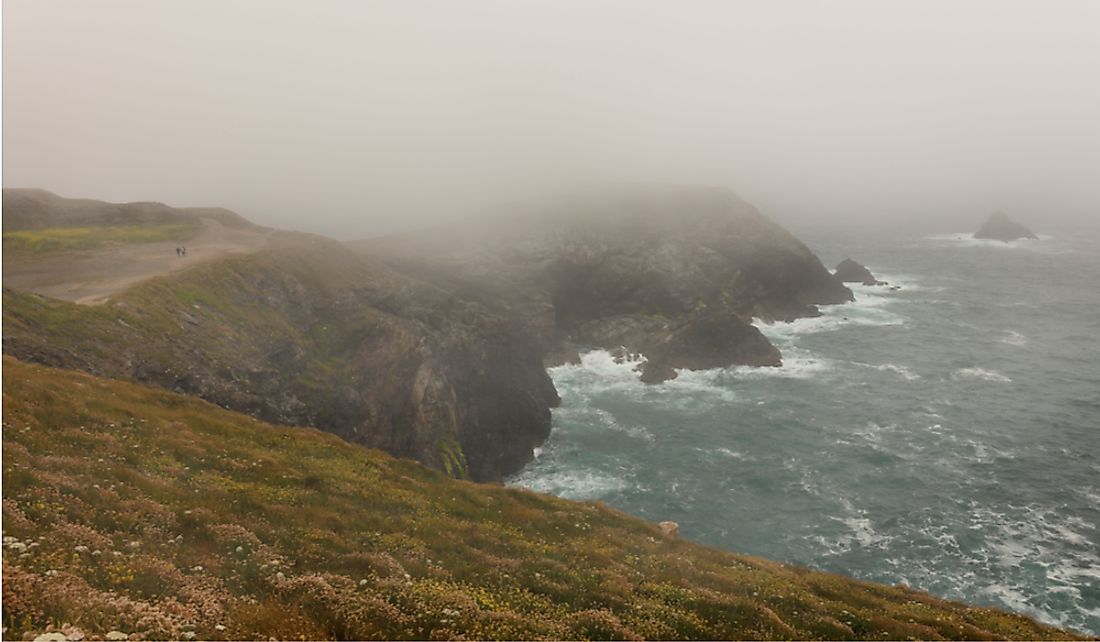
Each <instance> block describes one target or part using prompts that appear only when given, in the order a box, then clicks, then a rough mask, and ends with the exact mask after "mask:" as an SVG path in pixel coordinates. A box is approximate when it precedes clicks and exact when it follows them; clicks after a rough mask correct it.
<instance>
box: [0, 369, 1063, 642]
mask: <svg viewBox="0 0 1100 642" xmlns="http://www.w3.org/2000/svg"><path fill="white" fill-rule="evenodd" d="M3 401H4V423H3V446H4V484H3V516H4V571H3V572H4V596H3V598H4V599H3V608H4V612H3V621H4V626H5V627H8V628H7V631H6V635H5V637H7V638H12V639H18V638H19V637H21V636H23V635H25V634H27V633H39V632H42V631H44V630H46V629H47V628H48V627H51V626H53V627H56V628H62V625H65V624H68V625H69V627H68V628H67V630H68V631H69V632H70V633H71V632H73V629H74V627H75V628H79V629H80V630H81V631H82V632H83V633H84V634H86V635H87V636H88V637H89V638H94V637H101V636H104V635H106V634H107V633H108V632H111V631H121V632H122V633H126V634H129V635H131V636H133V637H134V638H154V639H156V638H182V639H192V638H195V639H241V638H248V639H255V638H260V639H263V638H267V637H269V636H273V637H277V638H300V637H303V638H307V639H320V638H333V637H335V638H423V639H428V638H432V639H436V638H453V637H466V638H567V639H569V638H635V637H647V638H684V637H690V638H749V639H753V638H868V639H870V638H874V639H895V638H910V637H913V638H925V639H935V638H940V637H947V638H1027V639H1040V638H1066V637H1071V636H1070V635H1069V634H1067V633H1065V632H1061V631H1056V630H1053V629H1050V628H1047V627H1044V626H1041V625H1038V624H1036V623H1035V622H1033V621H1031V620H1029V619H1027V618H1025V617H1022V616H1017V615H1008V614H1005V613H1002V612H998V611H995V610H991V609H982V608H971V607H967V606H965V605H961V604H958V603H951V602H945V601H942V600H938V599H935V598H932V597H929V596H928V595H925V594H922V593H918V592H914V591H911V590H907V589H904V588H899V587H887V586H878V585H872V584H867V583H862V582H857V581H853V580H849V579H846V578H843V577H839V576H835V575H829V574H825V573H817V572H811V571H807V570H803V569H798V568H792V567H787V566H783V565H780V564H776V563H773V562H768V561H765V560H760V559H755V558H748V557H743V556H737V555H733V554H729V553H723V552H720V551H716V550H712V549H707V548H704V547H701V546H697V545H694V544H691V543H689V542H685V541H679V540H670V539H666V538H664V537H662V536H661V534H660V532H659V531H658V530H657V528H656V527H654V526H653V525H651V524H648V523H646V522H643V521H640V520H637V519H634V518H630V517H627V516H625V515H623V514H621V513H618V512H616V511H613V510H610V509H608V508H606V507H604V506H602V505H598V504H581V503H573V502H569V501H565V500H560V499H556V498H552V497H549V496H544V495H537V494H534V493H531V492H528V491H523V490H514V489H506V488H502V487H498V486H483V485H477V484H472V483H469V482H462V481H456V480H452V479H450V478H448V477H446V476H444V475H442V474H439V473H436V472H433V471H430V470H428V469H426V468H424V467H421V466H420V465H418V464H415V463H413V462H408V461H400V460H395V459H392V458H390V457H389V456H387V455H384V454H382V453H379V452H377V451H371V450H367V449H364V448H362V447H360V446H355V445H352V444H348V443H346V442H343V441H341V440H339V439H337V438H335V437H333V436H331V435H327V434H325V433H321V432H318V431H315V430H309V429H298V428H286V427H277V426H271V425H267V424H263V423H260V422H258V421H256V420H255V419H252V418H250V417H247V416H244V415H240V414H236V413H232V412H228V411H224V410H221V409H219V408H216V407H214V406H211V405H209V404H207V403H205V402H202V401H200V400H197V399H193V398H189V397H184V396H180V395H177V394H173V393H169V392H165V391H161V390H156V389H151V388H145V387H141V386H137V385H134V384H128V383H123V382H118V381H110V380H104V379H98V378H95V377H92V376H89V375H85V374H78V373H74V372H69V371H62V370H54V369H50V368H45V367H42V366H37V365H30V364H25V363H22V362H20V361H17V360H15V359H11V358H10V357H5V358H4V399H3ZM116 635H117V633H116Z"/></svg>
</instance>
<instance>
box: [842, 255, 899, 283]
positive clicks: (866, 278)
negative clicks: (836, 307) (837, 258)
mask: <svg viewBox="0 0 1100 642" xmlns="http://www.w3.org/2000/svg"><path fill="white" fill-rule="evenodd" d="M833 274H834V275H835V276H836V278H838V279H840V280H841V282H843V283H862V284H863V285H889V284H888V283H887V282H886V281H879V280H878V279H876V278H875V275H874V274H871V271H870V270H868V269H867V267H866V266H864V265H861V264H859V263H857V262H855V261H853V260H852V259H844V260H843V261H841V262H840V263H838V264H837V266H836V270H834V272H833Z"/></svg>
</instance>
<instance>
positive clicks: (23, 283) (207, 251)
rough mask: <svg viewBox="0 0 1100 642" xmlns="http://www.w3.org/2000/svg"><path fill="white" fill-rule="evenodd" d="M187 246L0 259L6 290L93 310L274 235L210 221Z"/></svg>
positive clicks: (137, 246) (152, 245)
mask: <svg viewBox="0 0 1100 642" xmlns="http://www.w3.org/2000/svg"><path fill="white" fill-rule="evenodd" d="M202 226H203V227H202V230H201V231H200V232H199V233H198V235H197V236H195V237H193V238H191V239H189V240H188V241H187V242H186V246H187V256H186V257H180V256H177V254H176V247H178V246H179V245H180V243H173V242H162V243H138V244H130V245H117V246H113V247H106V248H97V249H93V250H83V251H78V252H56V253H48V254H37V255H30V256H28V255H7V256H5V257H4V286H5V287H11V288H16V289H19V290H29V291H31V292H36V293H38V294H42V295H45V296H48V297H52V298H55V299H62V300H65V301H72V302H75V303H83V304H88V305H94V304H97V303H103V302H104V301H107V300H108V299H110V298H111V297H112V296H114V295H115V294H118V293H119V292H121V291H123V290H125V289H127V288H129V287H130V286H132V285H134V284H136V283H140V282H141V281H145V280H148V279H151V278H153V277H157V276H163V275H165V274H170V273H172V272H178V271H180V270H185V269H187V268H189V267H193V266H195V265H198V264H201V263H206V262H209V261H213V260H217V259H222V258H226V257H228V256H232V255H237V254H248V253H251V252H256V251H258V250H261V249H263V248H265V247H267V246H268V245H269V244H270V243H271V240H272V236H273V234H274V232H273V231H271V230H266V229H262V228H252V229H241V228H234V227H229V226H226V225H223V224H222V223H220V222H218V221H215V220H213V219H203V220H202Z"/></svg>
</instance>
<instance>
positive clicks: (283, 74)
mask: <svg viewBox="0 0 1100 642" xmlns="http://www.w3.org/2000/svg"><path fill="white" fill-rule="evenodd" d="M3 39H4V40H3V126H4V130H3V154H4V158H3V160H4V163H3V171H4V175H3V184H4V185H5V186H9V187H42V188H45V189H49V190H51V191H55V192H58V193H60V194H62V195H66V196H83V197H92V198H101V199H106V200H113V201H132V200H157V201H163V202H166V203H169V204H172V205H220V206H225V207H229V208H232V209H234V210H236V211H238V212H240V213H242V214H243V215H245V216H247V217H249V218H250V219H252V220H254V221H256V222H259V223H263V224H267V225H273V226H279V227H286V228H293V229H303V230H308V231H314V232H320V233H325V234H329V235H332V236H336V237H338V238H345V239H350V238H358V237H366V236H370V235H375V234H383V233H388V232H393V231H398V230H404V229H409V228H414V227H418V226H423V225H429V224H433V223H436V222H440V221H445V220H450V219H454V218H456V217H461V216H467V215H469V214H471V213H474V212H477V211H480V210H483V209H485V208H487V207H489V206H490V205H492V204H494V203H497V202H499V201H502V200H509V199H512V198H517V197H521V196H524V195H527V194H528V193H530V192H532V191H534V192H538V191H543V190H547V189H553V188H555V187H556V186H558V185H561V184H569V183H573V182H577V181H581V182H602V181H630V182H632V181H640V182H661V183H689V184H695V183H698V184H708V185H725V186H728V187H730V188H732V189H734V190H736V191H737V192H738V193H739V194H741V195H742V196H743V197H744V198H746V199H747V200H749V201H751V202H753V203H754V204H756V205H757V206H758V207H759V208H760V209H761V210H763V211H764V212H765V213H766V214H768V215H770V216H772V217H773V218H776V219H777V220H780V221H781V222H783V223H785V224H787V225H788V226H790V227H792V228H794V229H796V230H797V229H799V228H800V227H806V226H811V225H812V226H820V225H837V226H844V227H849V228H850V227H854V226H859V227H861V228H864V229H866V228H894V229H896V228H904V229H909V228H912V229H929V230H933V229H934V230H937V231H963V230H972V229H974V228H975V227H976V226H977V225H978V223H979V222H980V221H981V220H982V219H984V218H985V217H986V216H987V215H988V213H989V212H991V211H993V210H995V209H1001V210H1004V211H1006V212H1008V213H1010V214H1011V215H1013V216H1014V217H1016V218H1017V219H1019V220H1021V221H1022V222H1025V223H1027V224H1028V225H1029V226H1031V227H1033V228H1035V229H1037V230H1038V231H1044V230H1046V229H1065V228H1070V227H1075V226H1081V225H1086V224H1095V223H1096V222H1097V220H1098V219H1100V180H1098V177H1100V123H1098V115H1100V2H1093V1H1082V2H1069V1H1062V2H1026V3H1022V2H1007V1H1001V0H997V1H990V2H928V1H921V2H879V1H876V0H867V1H847V2H845V1H835V0H834V1H829V2H809V1H804V2H786V3H780V2H771V1H767V2H732V1H730V2H725V1H716V2H704V1H701V0H694V1H690V2H682V1H680V2H657V1H653V0H644V1H637V0H634V1H622V2H587V1H586V2H581V1H575V2H568V1H561V0H554V1H546V2H536V1H518V0H501V1H487V0H476V1H474V0H471V1H469V2H453V1H452V0H440V1H415V0H414V1H407V0H394V1H387V2H366V1H363V2H360V1H347V2H344V1H335V0H326V1H318V2H312V1H311V2H305V1H298V2H279V3H275V2H268V1H247V2H246V1H236V2H222V1H199V0H159V1H157V2H149V1H148V0H133V1H115V0H111V1H107V0H96V1H94V2H88V1H77V0H73V1H68V2H59V1H55V0H7V1H5V2H4V4H3Z"/></svg>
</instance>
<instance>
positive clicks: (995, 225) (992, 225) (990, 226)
mask: <svg viewBox="0 0 1100 642" xmlns="http://www.w3.org/2000/svg"><path fill="white" fill-rule="evenodd" d="M974 238H976V239H989V240H993V241H1004V242H1005V243H1008V242H1010V241H1018V240H1020V239H1038V238H1039V237H1038V236H1036V235H1035V233H1034V232H1032V231H1031V230H1029V229H1027V228H1026V227H1024V226H1023V225H1020V224H1019V223H1017V222H1016V221H1013V220H1012V219H1010V218H1009V217H1008V215H1007V214H1005V213H1004V212H994V213H993V214H992V215H991V216H990V217H989V220H987V221H986V222H985V224H984V225H982V226H981V227H980V228H978V231H977V232H975V233H974Z"/></svg>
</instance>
